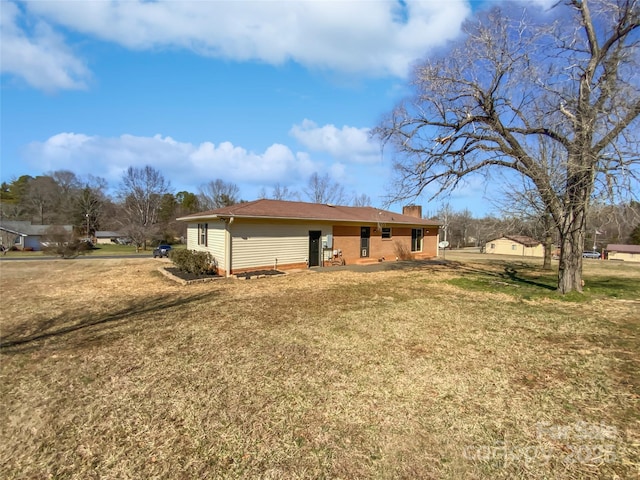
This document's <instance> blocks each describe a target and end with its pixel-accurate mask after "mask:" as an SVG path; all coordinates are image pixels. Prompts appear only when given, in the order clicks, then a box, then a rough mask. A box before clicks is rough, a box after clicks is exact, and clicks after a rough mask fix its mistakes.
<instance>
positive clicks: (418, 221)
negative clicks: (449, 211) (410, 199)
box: [176, 214, 441, 227]
mask: <svg viewBox="0 0 640 480" xmlns="http://www.w3.org/2000/svg"><path fill="white" fill-rule="evenodd" d="M227 218H242V219H248V220H296V221H304V222H331V223H337V222H340V223H383V224H391V225H421V226H425V227H440V226H441V225H440V222H439V221H431V220H425V219H420V218H416V221H415V222H404V221H396V220H384V221H377V220H364V219H344V218H310V217H275V216H271V215H234V214H224V215H222V214H211V215H196V216H191V215H188V216H186V217H178V218H176V220H178V221H183V222H188V221H192V220H210V219H217V220H224V219H227Z"/></svg>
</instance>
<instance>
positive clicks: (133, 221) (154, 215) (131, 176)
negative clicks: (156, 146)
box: [118, 165, 170, 248]
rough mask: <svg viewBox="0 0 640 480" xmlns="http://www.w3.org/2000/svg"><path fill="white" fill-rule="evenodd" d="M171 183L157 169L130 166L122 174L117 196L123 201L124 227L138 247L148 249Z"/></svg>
mask: <svg viewBox="0 0 640 480" xmlns="http://www.w3.org/2000/svg"><path fill="white" fill-rule="evenodd" d="M169 190H170V184H169V182H167V181H166V180H165V179H164V177H163V176H162V174H161V173H160V172H159V171H158V170H156V169H155V168H153V167H151V166H149V165H147V166H146V167H143V168H135V167H129V168H128V169H127V171H126V173H125V174H124V175H123V177H122V182H121V183H120V187H119V190H118V196H119V197H120V199H121V200H122V208H123V213H124V219H123V228H124V229H125V231H126V233H127V234H128V235H129V236H130V237H131V238H132V239H133V240H134V241H135V243H136V247H139V246H143V247H144V248H146V242H147V240H148V239H149V237H150V236H151V235H152V234H153V232H154V230H155V226H156V223H157V221H158V211H159V209H160V204H161V202H162V196H163V195H164V194H165V193H169Z"/></svg>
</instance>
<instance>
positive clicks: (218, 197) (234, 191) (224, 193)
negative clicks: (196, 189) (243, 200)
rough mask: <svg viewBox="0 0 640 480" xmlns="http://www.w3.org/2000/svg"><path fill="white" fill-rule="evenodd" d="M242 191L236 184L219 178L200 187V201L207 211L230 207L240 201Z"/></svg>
mask: <svg viewBox="0 0 640 480" xmlns="http://www.w3.org/2000/svg"><path fill="white" fill-rule="evenodd" d="M239 194H240V189H239V188H238V186H237V185H236V184H235V183H230V182H225V181H224V180H221V179H219V178H217V179H216V180H211V181H210V182H209V183H206V184H204V185H201V186H200V193H199V194H198V201H199V202H200V205H201V206H202V208H204V209H205V210H213V209H216V208H221V207H228V206H230V205H234V204H236V203H238V202H239V201H240V198H239Z"/></svg>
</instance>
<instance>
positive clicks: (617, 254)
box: [607, 243, 640, 262]
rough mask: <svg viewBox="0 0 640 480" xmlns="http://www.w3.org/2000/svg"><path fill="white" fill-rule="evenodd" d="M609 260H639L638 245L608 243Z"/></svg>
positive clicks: (639, 251)
mask: <svg viewBox="0 0 640 480" xmlns="http://www.w3.org/2000/svg"><path fill="white" fill-rule="evenodd" d="M607 252H608V256H607V258H608V259H609V260H624V261H625V262H640V245H621V244H617V243H610V244H609V245H607Z"/></svg>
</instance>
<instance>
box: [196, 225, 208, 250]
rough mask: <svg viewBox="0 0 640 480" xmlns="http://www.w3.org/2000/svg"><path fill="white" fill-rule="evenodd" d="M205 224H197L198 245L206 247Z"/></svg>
mask: <svg viewBox="0 0 640 480" xmlns="http://www.w3.org/2000/svg"><path fill="white" fill-rule="evenodd" d="M207 226H208V225H207V224H206V223H199V224H198V245H204V246H205V247H206V246H207Z"/></svg>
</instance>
